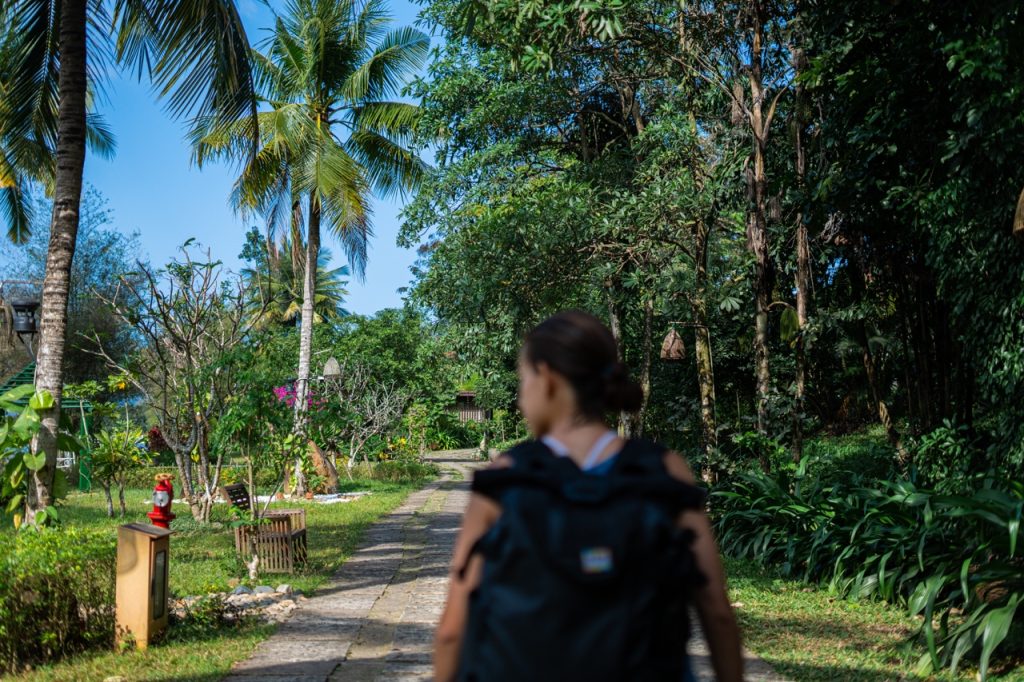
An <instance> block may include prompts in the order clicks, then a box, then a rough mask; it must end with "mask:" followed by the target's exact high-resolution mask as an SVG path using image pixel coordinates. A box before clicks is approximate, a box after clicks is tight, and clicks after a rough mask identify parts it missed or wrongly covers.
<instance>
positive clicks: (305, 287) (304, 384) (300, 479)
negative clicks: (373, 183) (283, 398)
mask: <svg viewBox="0 0 1024 682" xmlns="http://www.w3.org/2000/svg"><path fill="white" fill-rule="evenodd" d="M306 232H307V234H306V263H305V271H304V272H303V277H302V322H301V327H300V328H299V377H298V380H297V381H296V385H295V428H294V432H295V435H297V436H298V437H299V438H300V439H301V440H302V441H305V439H306V431H307V426H308V423H309V413H308V408H309V405H308V404H307V403H308V396H309V366H310V360H311V358H312V355H313V301H314V298H315V296H316V261H317V258H318V257H319V255H320V202H319V200H318V198H317V196H316V194H312V195H310V198H309V229H307V230H306ZM305 492H306V480H305V477H304V476H303V475H302V459H301V458H296V460H295V489H294V493H295V494H296V495H303V494H305Z"/></svg>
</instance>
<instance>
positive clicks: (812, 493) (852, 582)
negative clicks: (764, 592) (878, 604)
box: [713, 468, 1024, 679]
mask: <svg viewBox="0 0 1024 682" xmlns="http://www.w3.org/2000/svg"><path fill="white" fill-rule="evenodd" d="M803 473H804V472H803V471H802V468H801V470H800V471H798V472H797V475H796V476H794V477H793V478H792V479H791V480H789V479H787V478H786V477H781V478H779V479H773V478H771V477H768V476H765V475H762V474H745V475H740V476H738V477H736V478H735V479H733V480H732V481H731V482H730V483H729V484H728V485H729V488H728V489H723V490H717V491H716V492H715V493H714V495H713V500H714V505H713V507H714V516H715V525H716V528H717V531H718V537H719V542H720V543H721V546H722V548H723V550H724V551H726V552H727V553H729V554H731V555H734V556H739V557H749V558H752V559H754V560H756V561H758V562H761V563H764V564H773V565H777V566H779V567H780V568H781V570H782V571H783V572H784V573H786V574H788V575H793V576H797V577H800V578H802V579H804V580H814V581H822V582H826V583H828V585H829V587H830V588H831V589H832V590H834V591H835V592H836V593H838V594H840V595H842V596H846V597H850V598H853V599H857V598H866V597H879V598H881V599H884V600H886V601H890V602H894V603H899V604H902V605H903V606H905V607H906V608H907V609H908V610H909V611H910V613H911V614H912V615H921V616H923V620H922V624H921V628H920V630H919V632H918V633H917V637H918V638H919V640H920V641H923V642H924V644H925V645H926V647H927V649H928V652H927V653H926V654H925V655H924V656H923V657H922V659H921V660H920V661H918V666H917V672H919V673H923V674H927V673H929V672H930V671H932V670H935V669H938V668H941V667H947V666H948V667H951V668H953V669H954V670H955V669H956V668H957V666H958V665H959V663H960V661H961V660H962V659H963V657H964V656H965V655H967V654H969V653H974V654H976V655H977V656H978V660H979V668H980V673H981V677H982V679H985V678H986V676H987V674H988V666H989V661H990V658H991V656H992V654H993V653H994V651H995V650H996V648H997V647H998V646H999V645H1000V644H1001V643H1003V641H1004V640H1005V639H1006V638H1007V636H1008V634H1009V632H1010V628H1011V625H1012V624H1013V620H1014V616H1015V615H1016V611H1017V607H1018V605H1019V604H1020V602H1021V601H1024V563H1022V561H1021V558H1020V557H1019V556H1018V552H1019V550H1018V540H1019V537H1020V522H1021V517H1022V510H1024V485H1022V484H1019V483H1015V482H1009V483H1003V484H1002V485H1001V487H996V485H995V479H994V478H993V477H984V476H982V477H976V478H975V479H973V481H972V484H973V485H972V493H971V494H970V495H943V494H941V493H938V492H935V491H933V490H927V489H922V488H918V487H917V486H915V485H914V484H913V483H910V482H908V481H878V482H875V483H874V484H873V485H872V486H871V487H868V486H864V485H859V484H858V483H857V482H856V481H853V482H851V483H848V484H839V483H837V484H833V485H823V484H821V483H818V482H808V479H806V478H805V477H804V476H803V475H802V474H803Z"/></svg>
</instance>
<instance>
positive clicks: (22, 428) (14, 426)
mask: <svg viewBox="0 0 1024 682" xmlns="http://www.w3.org/2000/svg"><path fill="white" fill-rule="evenodd" d="M52 406H53V396H52V395H50V394H49V393H48V392H47V391H36V390H35V388H34V387H33V386H31V385H25V386H18V387H16V388H13V389H11V390H10V391H7V392H6V393H4V394H3V395H0V411H3V413H4V414H3V418H2V422H0V424H2V425H0V463H3V474H2V477H3V478H2V481H0V483H2V485H0V504H3V505H4V509H5V510H6V511H7V512H8V513H10V514H12V516H13V519H14V525H15V527H20V526H21V525H22V519H23V516H22V515H21V514H20V513H18V509H19V508H21V507H22V506H23V505H24V504H25V499H26V496H27V494H28V486H29V485H31V478H32V474H33V473H34V472H37V471H39V470H41V469H42V468H43V467H45V466H46V455H45V453H42V452H40V453H38V454H32V452H31V450H30V449H29V446H30V444H31V442H32V437H33V436H34V435H35V434H36V433H38V432H39V425H40V421H39V411H40V410H46V409H49V408H50V407H52ZM58 446H59V447H60V449H61V450H65V451H69V452H77V451H78V449H79V446H78V442H77V441H76V440H75V439H74V438H72V437H71V436H69V435H67V434H66V433H64V432H63V431H62V432H61V433H59V434H58ZM54 475H55V482H54V486H53V498H54V500H55V501H56V500H59V499H60V498H61V497H63V496H64V495H65V494H66V493H67V482H66V480H65V479H64V473H63V472H61V471H57V472H55V474H54ZM59 520H60V517H59V514H58V512H57V509H56V507H55V506H53V505H50V506H48V507H47V508H46V509H44V510H41V511H39V512H37V513H36V515H35V524H36V525H38V526H45V525H49V524H53V523H56V522H57V521H59Z"/></svg>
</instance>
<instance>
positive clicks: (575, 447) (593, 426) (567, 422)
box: [544, 419, 611, 465]
mask: <svg viewBox="0 0 1024 682" xmlns="http://www.w3.org/2000/svg"><path fill="white" fill-rule="evenodd" d="M610 430H611V429H610V428H609V427H608V425H607V424H605V423H604V422H601V421H589V422H580V421H578V420H574V419H561V420H558V421H556V422H555V423H553V424H552V425H551V428H550V429H548V431H547V433H545V434H544V435H545V436H550V437H551V438H554V439H555V440H557V441H558V442H559V443H561V444H562V445H564V446H565V447H566V449H567V450H568V451H569V456H570V457H572V459H573V460H574V461H575V462H576V463H577V464H579V465H582V464H583V459H584V458H585V457H586V456H587V454H589V452H590V449H591V448H592V447H593V446H594V443H596V442H597V439H598V438H600V437H601V436H603V435H604V434H606V433H607V432H608V431H610Z"/></svg>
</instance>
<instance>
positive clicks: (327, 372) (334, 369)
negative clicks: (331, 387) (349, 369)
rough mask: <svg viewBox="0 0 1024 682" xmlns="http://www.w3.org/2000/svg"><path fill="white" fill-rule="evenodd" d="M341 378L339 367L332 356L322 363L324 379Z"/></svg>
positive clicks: (336, 360)
mask: <svg viewBox="0 0 1024 682" xmlns="http://www.w3.org/2000/svg"><path fill="white" fill-rule="evenodd" d="M340 376H341V365H340V364H339V363H338V359H337V358H336V357H334V356H331V357H329V358H327V362H325V363H324V379H337V378H338V377H340Z"/></svg>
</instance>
